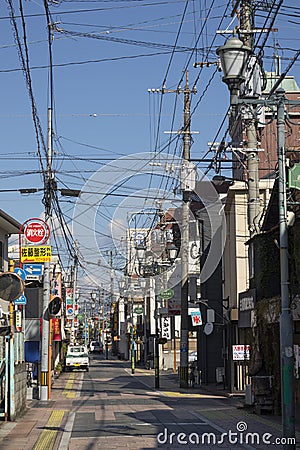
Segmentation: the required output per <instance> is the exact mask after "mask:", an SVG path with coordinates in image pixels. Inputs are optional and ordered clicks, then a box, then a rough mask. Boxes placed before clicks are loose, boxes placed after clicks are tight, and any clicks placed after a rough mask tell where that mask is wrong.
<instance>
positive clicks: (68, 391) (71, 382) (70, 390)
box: [63, 373, 76, 398]
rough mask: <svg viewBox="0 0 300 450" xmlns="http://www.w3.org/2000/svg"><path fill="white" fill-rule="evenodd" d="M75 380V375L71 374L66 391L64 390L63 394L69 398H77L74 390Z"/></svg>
mask: <svg viewBox="0 0 300 450" xmlns="http://www.w3.org/2000/svg"><path fill="white" fill-rule="evenodd" d="M74 380H75V373H70V375H69V378H68V381H67V382H66V385H65V389H64V390H63V394H64V395H65V396H66V397H67V398H75V397H76V392H75V390H73V386H74Z"/></svg>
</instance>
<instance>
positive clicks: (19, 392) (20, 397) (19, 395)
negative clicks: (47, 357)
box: [10, 362, 27, 420]
mask: <svg viewBox="0 0 300 450" xmlns="http://www.w3.org/2000/svg"><path fill="white" fill-rule="evenodd" d="M26 381H27V372H26V363H25V362H23V363H20V364H16V365H15V417H10V420H14V419H15V418H16V417H17V416H19V415H20V414H21V413H22V412H23V411H24V410H25V408H26V397H27V386H26Z"/></svg>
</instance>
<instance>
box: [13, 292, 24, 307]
mask: <svg viewBox="0 0 300 450" xmlns="http://www.w3.org/2000/svg"><path fill="white" fill-rule="evenodd" d="M26 303H27V298H26V297H25V295H24V294H22V295H21V297H19V298H17V299H16V300H14V304H15V305H26Z"/></svg>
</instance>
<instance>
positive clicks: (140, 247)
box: [135, 244, 146, 264]
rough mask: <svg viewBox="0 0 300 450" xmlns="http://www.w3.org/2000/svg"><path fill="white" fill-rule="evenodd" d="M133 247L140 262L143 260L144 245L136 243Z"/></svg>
mask: <svg viewBox="0 0 300 450" xmlns="http://www.w3.org/2000/svg"><path fill="white" fill-rule="evenodd" d="M135 249H136V256H137V259H138V262H139V263H140V264H142V263H143V262H144V260H145V253H146V246H145V244H137V245H136V247H135Z"/></svg>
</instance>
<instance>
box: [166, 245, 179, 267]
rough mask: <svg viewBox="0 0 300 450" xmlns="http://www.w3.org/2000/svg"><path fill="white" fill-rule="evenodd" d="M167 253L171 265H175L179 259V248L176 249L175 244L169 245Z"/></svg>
mask: <svg viewBox="0 0 300 450" xmlns="http://www.w3.org/2000/svg"><path fill="white" fill-rule="evenodd" d="M167 253H168V259H169V261H170V263H171V264H173V263H174V261H175V259H176V257H177V253H178V248H177V247H176V245H175V244H173V242H172V244H171V245H169V246H168V247H167Z"/></svg>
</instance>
